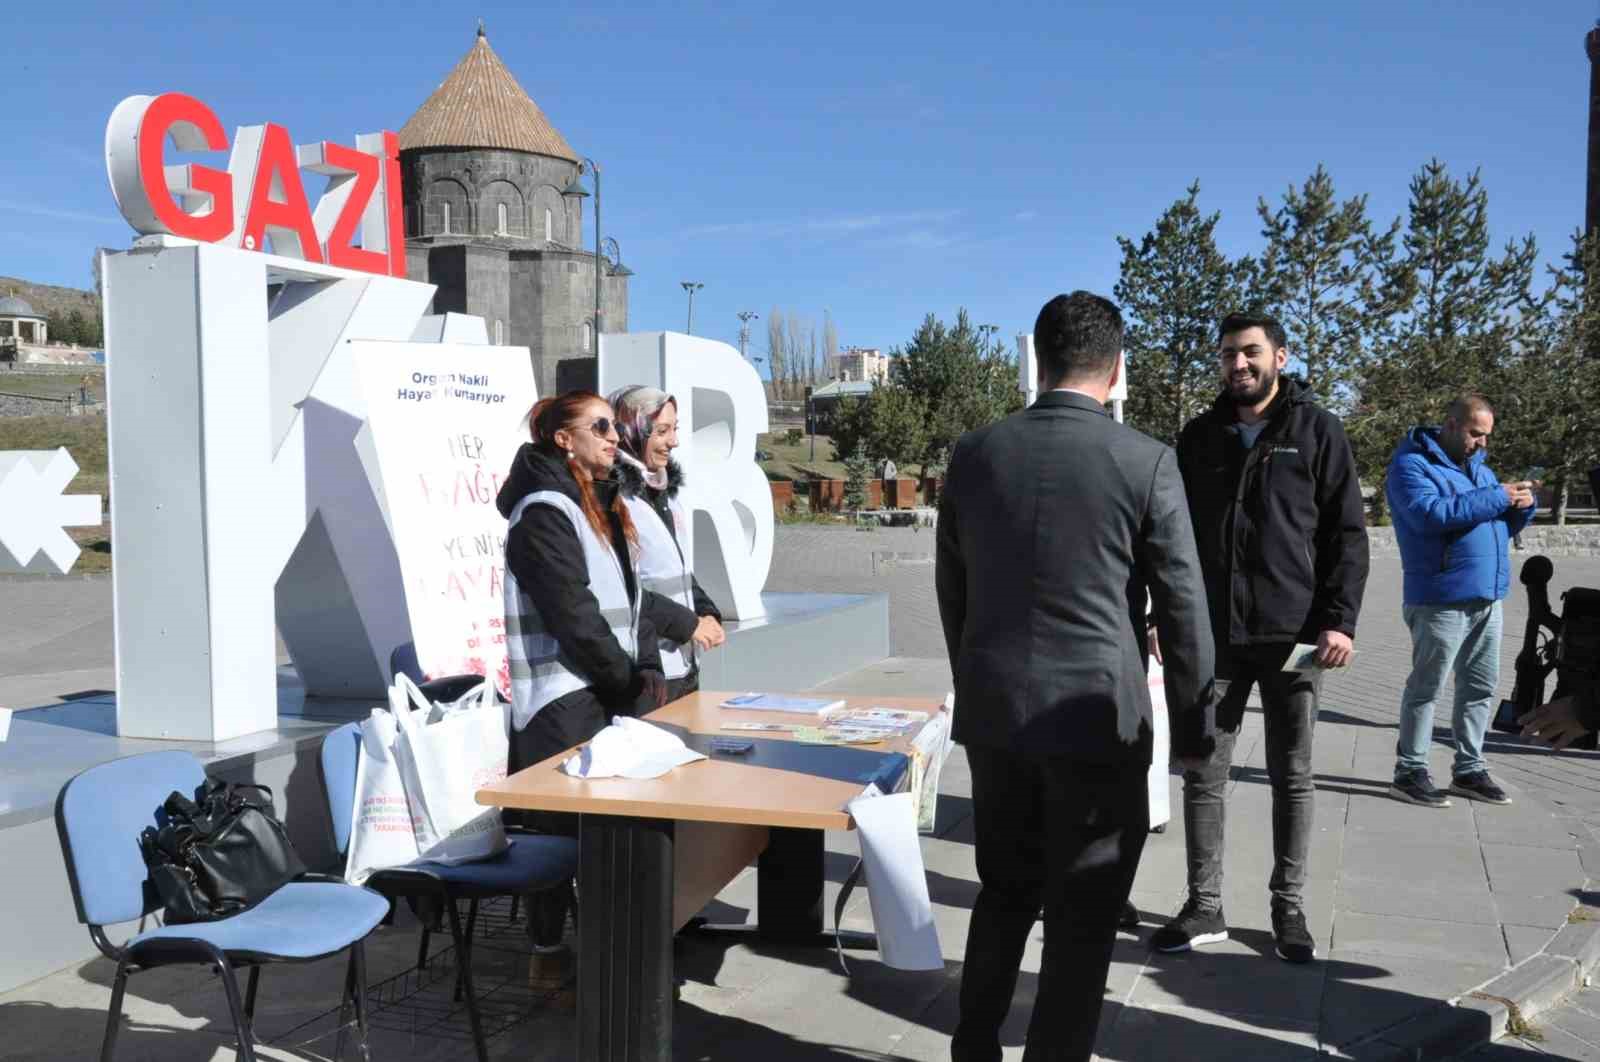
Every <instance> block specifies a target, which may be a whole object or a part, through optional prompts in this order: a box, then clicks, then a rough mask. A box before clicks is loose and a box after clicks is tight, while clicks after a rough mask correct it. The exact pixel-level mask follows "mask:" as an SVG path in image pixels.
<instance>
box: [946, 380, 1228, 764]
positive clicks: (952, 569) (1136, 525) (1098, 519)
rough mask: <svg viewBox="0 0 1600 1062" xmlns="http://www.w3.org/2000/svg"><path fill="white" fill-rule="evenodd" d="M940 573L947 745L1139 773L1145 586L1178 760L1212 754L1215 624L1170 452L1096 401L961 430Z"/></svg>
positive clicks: (1143, 734)
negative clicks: (948, 686)
mask: <svg viewBox="0 0 1600 1062" xmlns="http://www.w3.org/2000/svg"><path fill="white" fill-rule="evenodd" d="M935 581H936V586H937V589H938V595H939V613H940V618H941V619H942V620H943V622H944V633H945V642H946V645H947V647H948V649H949V652H950V665H951V668H952V670H953V672H954V675H955V687H956V714H955V739H956V740H957V741H959V742H961V743H963V744H970V745H983V746H989V747H995V748H1010V749H1013V750H1016V751H1019V752H1024V751H1025V752H1030V753H1036V754H1039V755H1047V756H1062V757H1065V758H1068V759H1074V760H1081V761H1085V762H1094V763H1103V764H1107V765H1128V766H1140V767H1143V766H1147V765H1148V764H1149V763H1150V747H1151V731H1150V725H1149V721H1150V691H1149V686H1148V684H1147V681H1146V678H1145V660H1146V656H1145V654H1146V649H1147V647H1146V644H1145V643H1146V638H1145V615H1146V611H1145V609H1146V600H1147V598H1146V589H1147V588H1148V590H1149V600H1150V602H1151V605H1152V608H1153V619H1154V621H1155V624H1156V626H1157V629H1158V632H1159V634H1160V638H1161V644H1162V653H1163V656H1164V658H1165V661H1166V666H1165V675H1166V697H1167V706H1168V709H1169V711H1170V712H1171V719H1172V734H1173V753H1174V755H1178V756H1193V755H1205V754H1206V753H1208V752H1209V751H1210V743H1211V735H1212V726H1213V720H1214V715H1213V712H1214V707H1213V704H1212V688H1211V687H1212V676H1213V659H1212V653H1213V647H1212V639H1211V623H1210V618H1209V615H1208V612H1207V608H1206V597H1205V583H1204V581H1203V578H1202V576H1201V571H1200V564H1199V561H1198V558H1197V557H1196V555H1195V546H1194V533H1193V531H1192V529H1191V528H1190V524H1189V510H1188V506H1187V505H1186V504H1185V500H1184V493H1183V481H1182V480H1181V478H1180V477H1179V475H1178V464H1177V459H1176V458H1175V457H1174V455H1173V452H1172V450H1171V449H1170V448H1168V447H1166V446H1163V445H1162V444H1161V443H1159V442H1157V441H1155V440H1154V439H1152V438H1150V437H1149V436H1147V435H1144V434H1142V433H1140V432H1137V431H1134V430H1133V429H1132V428H1128V427H1124V426H1123V425H1121V424H1118V423H1116V422H1115V421H1113V420H1112V419H1111V418H1110V417H1108V416H1107V415H1106V413H1105V409H1104V407H1102V406H1101V405H1100V404H1099V403H1097V402H1095V401H1094V400H1093V399H1091V398H1089V397H1087V396H1085V395H1081V394H1077V393H1074V392H1068V391H1051V392H1048V393H1046V394H1045V395H1043V396H1041V397H1040V399H1039V400H1038V402H1036V403H1035V404H1034V405H1033V406H1031V407H1029V408H1028V409H1026V410H1024V411H1022V412H1021V413H1017V414H1014V415H1012V416H1010V417H1007V418H1006V419H1005V420H1003V421H1000V422H999V423H997V424H992V425H990V426H988V427H986V428H980V429H979V430H977V431H974V432H970V433H968V434H967V435H964V436H962V438H961V440H960V441H959V442H957V443H956V447H955V451H954V453H953V454H952V455H951V458H950V465H949V470H948V472H947V475H946V480H945V488H944V494H943V496H942V497H941V498H940V502H939V527H938V556H937V569H936V576H935Z"/></svg>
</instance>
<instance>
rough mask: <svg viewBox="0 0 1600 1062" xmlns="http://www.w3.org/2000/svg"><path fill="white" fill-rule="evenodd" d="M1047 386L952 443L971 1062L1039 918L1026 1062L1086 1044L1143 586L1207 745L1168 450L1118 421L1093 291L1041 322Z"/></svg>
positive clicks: (1106, 950)
mask: <svg viewBox="0 0 1600 1062" xmlns="http://www.w3.org/2000/svg"><path fill="white" fill-rule="evenodd" d="M1033 341H1034V347H1035V349H1036V350H1037V352H1038V357H1039V385H1040V390H1041V391H1042V392H1044V393H1043V394H1042V395H1041V396H1040V398H1039V400H1038V402H1036V403H1034V405H1033V406H1031V407H1029V408H1028V409H1026V410H1024V411H1023V412H1021V413H1018V414H1015V415H1013V416H1011V417H1008V418H1006V419H1005V420H1003V421H1001V422H999V423H998V424H992V425H990V426H988V427H986V428H981V429H979V430H977V431H974V432H970V433H969V434H967V435H965V436H963V437H962V438H961V440H960V441H959V442H958V443H957V444H956V447H955V452H954V453H953V454H952V456H951V459H950V466H949V471H948V474H947V479H946V484H945V490H944V495H943V497H942V498H941V500H940V506H939V529H938V557H937V563H938V566H937V569H936V577H935V578H936V584H937V589H938V594H939V613H940V617H941V619H942V620H943V622H944V631H945V642H946V644H947V646H948V648H949V652H950V666H951V669H952V671H953V673H954V676H955V690H956V714H955V740H956V741H958V742H960V743H961V744H962V745H964V746H965V747H966V753H967V762H968V764H969V765H970V767H971V770H972V803H973V818H974V827H975V832H976V847H977V852H976V856H977V866H978V878H979V881H980V882H981V884H982V888H981V890H980V891H979V893H978V899H977V902H976V903H975V904H974V906H973V909H972V921H971V924H970V926H969V929H968V933H967V950H966V963H965V968H964V970H963V973H962V981H961V1021H960V1024H959V1025H958V1027H957V1028H956V1033H955V1038H954V1040H953V1041H952V1043H951V1055H952V1057H953V1058H954V1059H956V1062H998V1060H999V1058H1000V1038H999V1037H1000V1024H1001V1022H1002V1021H1003V1020H1004V1019H1005V1016H1006V1011H1007V1010H1008V1009H1009V1008H1010V1006H1011V997H1012V994H1013V993H1014V991H1015V989H1016V983H1017V976H1018V970H1019V967H1020V966H1021V963H1022V952H1023V948H1024V946H1025V944H1026V943H1027V939H1028V934H1029V932H1031V930H1032V928H1033V924H1034V921H1035V919H1036V918H1037V917H1038V915H1039V912H1040V909H1041V906H1042V908H1043V911H1044V938H1045V939H1044V955H1043V959H1042V962H1041V964H1040V973H1039V989H1038V994H1037V996H1036V998H1035V1002H1034V1008H1033V1017H1032V1020H1031V1021H1030V1023H1029V1025H1028V1045H1027V1050H1026V1053H1025V1054H1024V1056H1023V1057H1024V1058H1025V1059H1029V1060H1038V1059H1050V1060H1052V1062H1055V1060H1069V1059H1087V1058H1088V1057H1089V1054H1090V1052H1091V1051H1092V1050H1093V1048H1094V1038H1095V1030H1096V1028H1097V1027H1098V1025H1099V1022H1100V1002H1101V997H1102V996H1103V995H1104V993H1105V984H1106V973H1107V970H1108V969H1109V967H1110V963H1111V948H1112V944H1113V942H1114V941H1115V937H1116V920H1117V916H1118V914H1119V912H1120V911H1121V909H1122V906H1123V905H1124V904H1125V903H1126V902H1127V898H1128V892H1129V890H1130V889H1131V888H1132V886H1133V877H1134V872H1135V871H1136V870H1137V869H1138V865H1139V854H1140V852H1142V851H1143V849H1144V842H1145V834H1146V831H1147V829H1148V827H1149V805H1148V800H1147V788H1146V774H1147V771H1148V769H1149V766H1150V750H1151V728H1150V718H1151V707H1150V691H1149V686H1148V684H1147V682H1146V678H1145V653H1146V611H1145V609H1146V601H1147V594H1146V591H1147V589H1148V600H1149V601H1150V602H1151V603H1152V604H1153V607H1154V614H1153V617H1152V620H1153V623H1154V624H1155V626H1156V628H1157V629H1158V631H1159V634H1160V637H1161V640H1162V644H1163V646H1164V648H1165V658H1166V694H1167V704H1168V707H1169V710H1171V711H1172V713H1173V716H1174V725H1173V748H1174V753H1175V754H1176V755H1178V756H1180V757H1182V758H1184V759H1185V760H1186V761H1188V762H1196V761H1197V759H1198V758H1200V757H1203V756H1205V755H1206V754H1207V753H1208V752H1209V750H1210V741H1211V738H1210V727H1211V723H1210V721H1209V718H1208V716H1209V714H1210V712H1211V680H1212V638H1211V625H1210V620H1209V617H1208V614H1207V610H1206V598H1205V584H1204V582H1203V581H1202V577H1201V571H1200V565H1199V561H1198V559H1197V558H1196V556H1195V547H1194V535H1193V532H1192V531H1191V529H1190V525H1189V513H1188V507H1187V505H1186V504H1185V502H1184V494H1183V482H1182V480H1181V479H1180V478H1179V475H1178V466H1177V460H1176V459H1175V458H1174V456H1173V453H1172V451H1171V450H1170V449H1169V448H1167V447H1166V446H1163V445H1162V444H1160V443H1158V442H1156V441H1155V440H1154V439H1151V438H1149V437H1148V436H1146V435H1142V434H1140V433H1139V432H1137V431H1134V430H1133V429H1131V428H1126V427H1123V426H1122V425H1120V424H1117V423H1116V422H1115V421H1113V420H1111V418H1109V417H1108V416H1106V411H1105V402H1106V398H1107V395H1108V394H1109V392H1110V389H1111V387H1112V386H1113V384H1114V383H1115V382H1116V378H1117V374H1118V372H1119V365H1118V353H1119V352H1120V350H1121V349H1122V315H1121V313H1120V312H1119V311H1118V310H1117V307H1116V306H1115V305H1114V304H1112V303H1111V302H1109V301H1107V300H1105V299H1103V298H1100V297H1099V296H1097V295H1092V294H1090V293H1088V292H1085V291H1077V292H1073V293H1072V294H1071V295H1058V296H1056V297H1055V298H1054V299H1051V300H1050V301H1049V302H1048V303H1046V304H1045V306H1044V309H1043V310H1041V311H1040V312H1039V319H1038V322H1037V323H1036V324H1035V325H1034V334H1033Z"/></svg>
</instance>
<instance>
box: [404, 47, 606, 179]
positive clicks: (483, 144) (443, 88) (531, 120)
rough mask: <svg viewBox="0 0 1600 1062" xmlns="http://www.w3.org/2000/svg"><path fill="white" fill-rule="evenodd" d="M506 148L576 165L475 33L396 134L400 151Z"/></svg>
mask: <svg viewBox="0 0 1600 1062" xmlns="http://www.w3.org/2000/svg"><path fill="white" fill-rule="evenodd" d="M445 147H453V148H506V149H509V150H511V151H528V152H532V153H533V154H535V155H549V156H552V157H554V158H558V159H568V160H570V161H572V162H577V161H578V156H577V154H576V153H574V152H573V150H572V147H571V145H569V144H568V143H567V141H566V138H565V137H563V136H562V135H561V134H560V133H559V132H557V131H556V128H555V126H553V125H551V124H550V120H549V119H548V118H546V117H545V116H544V112H543V111H541V110H540V109H539V105H538V104H537V103H534V102H533V100H532V99H530V98H529V97H528V94H527V93H526V92H524V91H523V90H522V86H521V85H519V84H517V79H516V78H515V77H513V76H512V75H511V71H510V70H507V69H506V64H505V63H503V62H501V61H500V57H499V56H498V55H496V54H495V53H494V49H493V48H491V47H489V38H488V37H486V36H485V35H484V33H483V30H482V29H481V28H480V29H479V30H478V39H477V40H476V41H474V42H473V45H472V48H471V49H470V50H469V51H468V52H467V54H466V55H465V56H463V57H462V59H461V61H460V62H459V63H457V64H456V68H455V69H454V70H452V71H450V76H449V77H447V78H445V79H444V83H443V84H441V85H440V86H439V87H438V88H437V89H435V90H434V93H433V95H431V96H429V97H428V98H427V100H426V101H425V102H424V103H423V104H422V106H421V107H419V108H418V109H417V113H416V114H413V115H412V116H411V120H410V121H408V122H406V124H405V125H404V126H402V127H401V129H400V149H401V150H402V151H405V150H409V149H411V148H445Z"/></svg>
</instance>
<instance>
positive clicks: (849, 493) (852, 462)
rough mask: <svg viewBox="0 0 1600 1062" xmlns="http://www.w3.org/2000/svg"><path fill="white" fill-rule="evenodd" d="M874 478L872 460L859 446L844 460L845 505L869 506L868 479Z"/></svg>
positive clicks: (862, 507) (848, 506)
mask: <svg viewBox="0 0 1600 1062" xmlns="http://www.w3.org/2000/svg"><path fill="white" fill-rule="evenodd" d="M871 478H872V460H871V458H869V457H867V455H866V452H865V451H864V450H863V449H862V448H861V447H859V446H858V447H857V448H856V449H855V450H854V451H852V452H851V454H850V456H849V457H847V458H845V462H844V507H845V508H846V509H853V510H860V509H865V508H866V507H867V481H868V480H870V479H871Z"/></svg>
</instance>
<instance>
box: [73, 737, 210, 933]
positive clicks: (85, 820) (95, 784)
mask: <svg viewBox="0 0 1600 1062" xmlns="http://www.w3.org/2000/svg"><path fill="white" fill-rule="evenodd" d="M205 778H206V772H205V768H203V767H201V766H200V761H199V760H198V759H196V758H195V756H194V754H193V753H192V752H183V751H179V750H173V751H169V752H147V753H144V754H143V755H140V756H129V757H127V758H126V759H121V760H112V761H111V762H110V763H102V764H100V765H99V766H98V767H91V768H89V769H88V770H87V771H84V772H83V773H82V774H79V775H78V776H76V777H75V778H73V779H71V780H70V781H69V782H67V784H66V785H64V786H62V787H61V793H60V795H59V796H57V797H56V833H57V835H58V836H59V837H60V839H61V855H62V858H63V859H64V860H65V862H66V864H67V877H68V880H70V881H71V882H72V899H73V902H74V903H75V904H76V905H77V908H78V921H80V922H83V923H86V924H88V925H95V926H103V925H109V924H111V923H113V922H127V921H131V920H132V919H135V918H139V917H141V916H143V915H145V914H148V913H149V912H150V911H152V910H154V909H155V907H156V906H157V903H156V899H155V897H153V896H147V895H146V893H145V887H144V883H145V879H146V878H147V877H149V871H148V869H147V868H146V867H145V865H144V857H143V856H142V855H141V854H140V852H139V833H140V831H142V830H143V829H144V828H145V827H146V826H154V825H156V812H157V811H158V810H159V809H160V807H161V805H162V804H163V803H165V802H166V799H167V796H168V794H170V793H172V792H173V791H174V790H176V791H178V792H180V793H183V794H184V795H185V796H192V795H193V794H194V791H195V790H196V789H197V788H199V786H200V785H201V784H202V783H203V782H204V781H205Z"/></svg>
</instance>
